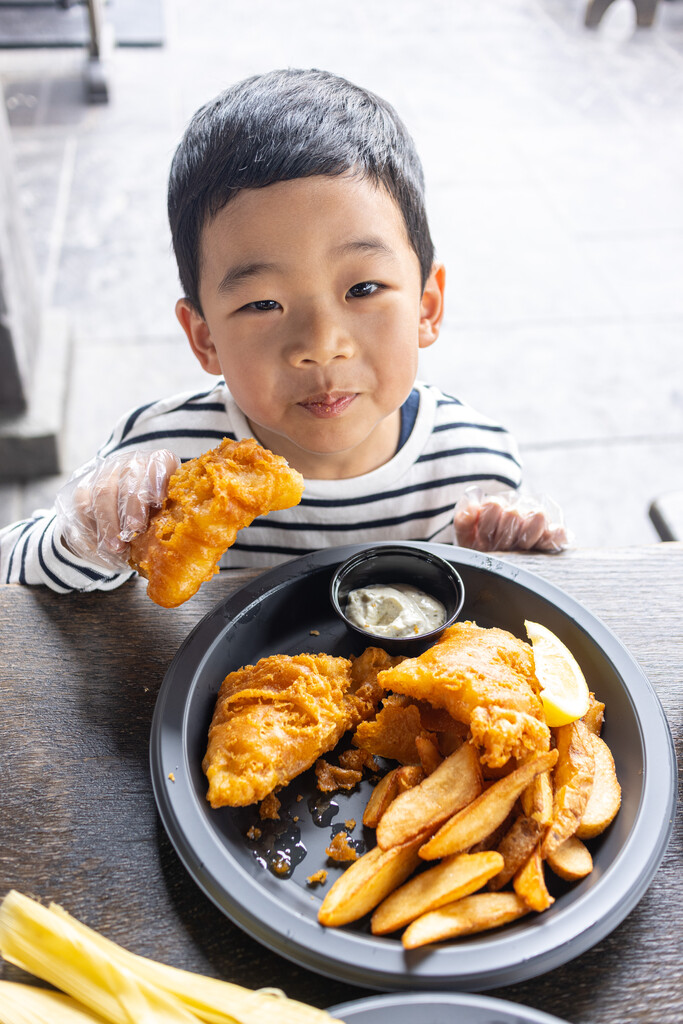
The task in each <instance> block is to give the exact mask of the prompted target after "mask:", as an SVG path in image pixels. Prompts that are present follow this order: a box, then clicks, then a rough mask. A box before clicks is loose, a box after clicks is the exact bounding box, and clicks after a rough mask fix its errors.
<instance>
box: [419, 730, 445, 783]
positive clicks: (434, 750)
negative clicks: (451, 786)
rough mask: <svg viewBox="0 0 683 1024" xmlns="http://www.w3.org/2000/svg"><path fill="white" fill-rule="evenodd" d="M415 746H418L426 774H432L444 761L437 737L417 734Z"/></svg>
mask: <svg viewBox="0 0 683 1024" xmlns="http://www.w3.org/2000/svg"><path fill="white" fill-rule="evenodd" d="M415 746H416V747H417V752H418V754H419V757H420V764H421V765H422V767H423V769H424V773H425V775H431V774H432V772H433V771H436V769H437V768H438V767H439V765H440V764H441V762H442V761H443V757H442V756H441V753H440V751H439V747H438V744H437V742H436V737H430V736H416V737H415Z"/></svg>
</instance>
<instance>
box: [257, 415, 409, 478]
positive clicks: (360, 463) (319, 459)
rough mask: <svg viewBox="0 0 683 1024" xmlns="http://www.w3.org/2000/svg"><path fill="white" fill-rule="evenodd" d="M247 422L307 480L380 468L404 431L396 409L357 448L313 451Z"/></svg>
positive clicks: (394, 451)
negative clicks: (336, 450)
mask: <svg viewBox="0 0 683 1024" xmlns="http://www.w3.org/2000/svg"><path fill="white" fill-rule="evenodd" d="M247 422H248V424H249V427H250V428H251V430H252V432H253V435H254V437H255V438H256V440H257V441H258V442H259V444H262V445H263V446H264V448H268V449H269V450H270V451H272V452H273V453H274V454H275V455H282V456H283V457H284V458H285V459H287V462H288V463H289V465H290V466H291V467H292V468H293V469H296V470H298V472H299V473H301V475H302V476H304V477H305V478H306V479H308V480H348V479H351V478H352V477H356V476H363V475H364V474H365V473H371V472H372V471H373V470H375V469H379V468H380V466H384V465H385V464H386V463H387V462H389V461H390V460H391V459H393V457H394V455H395V454H396V450H397V448H398V442H399V437H400V432H401V412H400V409H397V410H396V411H395V412H393V413H392V414H391V415H390V416H387V417H386V418H385V419H383V420H382V421H381V422H380V423H378V424H377V426H376V427H375V429H374V430H373V431H372V433H371V434H370V435H369V436H368V437H367V438H365V440H364V441H363V442H362V443H361V444H359V445H356V446H355V447H354V448H351V449H348V450H346V451H341V452H311V451H307V450H305V449H302V448H299V447H298V446H297V445H295V444H293V443H292V442H291V441H290V440H289V439H288V438H286V437H283V436H282V435H280V434H276V433H274V432H272V431H269V430H264V429H263V428H262V427H260V426H258V425H257V424H254V423H252V422H251V420H247Z"/></svg>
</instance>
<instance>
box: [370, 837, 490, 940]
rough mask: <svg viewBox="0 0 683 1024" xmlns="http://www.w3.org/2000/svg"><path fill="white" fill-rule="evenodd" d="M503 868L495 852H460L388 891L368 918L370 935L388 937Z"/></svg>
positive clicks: (463, 893)
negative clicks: (392, 890)
mask: <svg viewBox="0 0 683 1024" xmlns="http://www.w3.org/2000/svg"><path fill="white" fill-rule="evenodd" d="M502 866H503V858H502V857H501V855H500V854H499V853H494V852H489V853H473V854H470V853H461V854H459V855H458V856H456V857H449V858H448V859H446V860H444V861H443V862H442V863H441V864H437V866H436V867H434V868H430V869H429V870H428V871H423V872H422V874H420V875H416V876H415V878H411V879H410V880H409V881H407V882H406V883H405V884H404V885H402V886H401V887H400V888H399V889H396V890H395V891H394V892H392V893H391V894H390V895H389V896H387V898H386V899H385V900H384V901H383V902H382V903H380V905H379V907H378V908H377V910H376V911H375V913H374V914H373V915H372V920H371V922H370V928H371V931H372V933H373V935H388V934H389V933H390V932H395V931H397V930H398V929H399V928H404V927H405V926H406V925H407V924H410V922H411V921H414V920H415V918H416V917H420V916H421V915H422V914H426V913H427V912H428V911H430V910H436V909H437V907H442V906H444V905H445V904H446V903H452V902H453V901H454V900H459V899H461V898H462V897H463V896H469V895H470V894H471V893H473V892H476V891H477V889H481V887H482V886H483V885H485V883H486V882H487V881H488V880H489V878H491V877H492V876H493V875H495V873H496V872H497V871H499V870H500V869H501V868H502Z"/></svg>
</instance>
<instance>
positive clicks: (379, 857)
mask: <svg viewBox="0 0 683 1024" xmlns="http://www.w3.org/2000/svg"><path fill="white" fill-rule="evenodd" d="M418 845H419V842H414V843H407V844H406V845H405V846H395V847H393V848H392V849H391V850H382V849H380V847H379V846H375V847H374V848H373V849H372V850H370V851H369V852H368V853H366V854H364V855H363V856H362V857H359V858H358V860H356V861H354V862H353V864H352V865H351V867H349V868H347V869H346V871H345V872H344V874H343V875H340V876H339V878H338V879H337V881H336V882H335V883H334V885H333V886H332V888H331V889H330V891H329V892H328V893H327V895H326V896H325V899H324V900H323V902H322V905H321V907H320V910H319V911H318V920H319V921H320V923H321V924H324V925H326V926H328V927H333V928H336V927H339V926H340V925H343V924H349V923H350V922H351V921H357V920H358V919H359V918H361V917H365V915H366V914H369V913H370V911H371V910H374V908H375V907H376V906H377V905H378V904H379V903H381V902H382V900H383V899H384V898H385V897H386V896H388V895H389V893H390V892H393V891H394V889H396V888H398V886H399V885H401V884H402V883H403V882H405V880H406V878H408V877H409V876H410V875H411V874H412V873H413V871H414V870H415V868H416V867H417V865H418V864H419V857H418V855H417V848H418Z"/></svg>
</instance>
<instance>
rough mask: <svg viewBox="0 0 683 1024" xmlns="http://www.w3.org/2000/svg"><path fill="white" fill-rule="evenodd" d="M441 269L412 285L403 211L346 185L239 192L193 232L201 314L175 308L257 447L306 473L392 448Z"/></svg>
mask: <svg viewBox="0 0 683 1024" xmlns="http://www.w3.org/2000/svg"><path fill="white" fill-rule="evenodd" d="M443 277H444V275H443V268H441V267H436V268H435V269H434V271H433V272H432V275H431V277H430V279H429V281H428V282H427V286H426V288H425V290H424V293H423V291H422V288H421V281H420V266H419V262H418V259H417V256H416V254H415V252H414V251H413V249H412V247H411V245H410V243H409V241H408V236H407V233H406V229H405V225H404V222H403V218H402V216H401V212H400V210H399V208H398V206H397V205H396V203H395V202H394V200H393V199H392V198H391V196H390V195H389V194H388V193H387V192H386V191H385V190H384V189H378V188H376V187H375V186H374V185H373V184H372V183H371V182H368V181H365V180H362V179H357V178H352V177H312V178H302V179H297V180H295V181H289V182H280V183H277V184H275V185H270V186H268V187H267V188H262V189H253V190H246V191H242V192H241V193H240V194H239V195H238V196H237V197H236V198H235V199H234V200H232V201H231V202H230V203H229V204H228V205H227V206H225V207H224V208H223V209H222V210H221V211H220V212H219V213H218V214H217V215H216V217H214V218H213V219H212V220H211V221H209V222H208V223H207V224H206V225H205V227H204V229H203V232H202V242H201V251H200V290H199V294H200V299H201V303H202V308H203V312H204V317H201V316H200V315H199V314H198V313H197V312H196V310H194V309H193V307H192V306H191V305H190V304H189V303H188V302H187V301H186V300H184V299H181V300H180V302H179V303H178V305H177V308H176V312H177V315H178V319H179V320H180V322H181V324H182V326H183V328H184V330H185V331H186V333H187V335H188V338H189V340H190V344H191V345H192V348H193V350H194V352H195V354H196V356H197V358H198V359H199V361H200V362H201V364H202V366H203V367H204V369H205V370H207V371H208V372H209V373H216V374H220V373H222V374H223V375H224V376H225V379H226V382H227V384H228V387H229V389H230V391H231V393H232V395H233V396H234V398H235V401H236V402H237V404H238V406H239V407H240V408H241V409H242V411H243V412H244V413H245V415H246V417H247V419H248V420H249V424H250V426H251V428H252V430H253V432H254V434H255V436H256V437H257V439H258V440H259V441H260V442H261V443H262V444H263V445H265V446H266V447H268V448H270V449H271V450H272V451H274V452H276V453H278V454H280V455H284V456H285V458H287V459H288V461H289V462H290V464H291V465H292V466H293V467H295V468H296V469H298V470H299V471H300V472H301V473H303V474H304V475H305V476H308V477H309V478H311V479H316V478H317V479H326V478H327V479H332V478H344V477H351V476H357V475H359V474H361V473H366V472H369V471H370V470H372V469H375V468H377V467H378V466H380V465H382V464H383V463H385V462H387V461H388V460H389V459H390V458H391V457H392V456H393V454H394V452H395V451H396V446H397V442H398V435H399V425H400V414H399V412H398V410H399V409H400V406H401V405H402V404H403V402H404V401H405V399H406V398H407V396H408V394H409V393H410V390H411V388H412V386H413V383H414V380H415V375H416V372H417V360H418V349H419V348H420V347H426V346H427V345H430V344H431V343H432V342H433V341H435V340H436V337H437V335H438V329H439V324H440V321H441V315H442V308H443V307H442V300H443Z"/></svg>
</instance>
